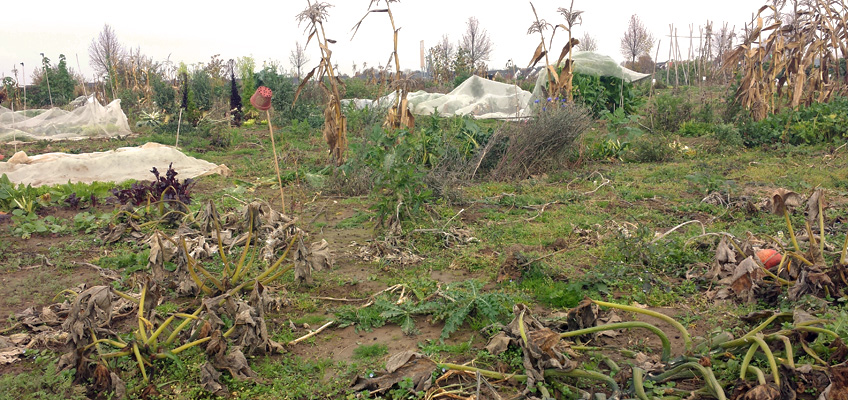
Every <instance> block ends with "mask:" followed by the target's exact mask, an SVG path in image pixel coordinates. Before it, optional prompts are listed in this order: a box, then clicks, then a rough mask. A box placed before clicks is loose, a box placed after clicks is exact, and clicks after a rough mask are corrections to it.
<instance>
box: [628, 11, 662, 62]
mask: <svg viewBox="0 0 848 400" xmlns="http://www.w3.org/2000/svg"><path fill="white" fill-rule="evenodd" d="M652 47H654V35H652V34H651V32H649V31H648V28H646V27H645V25H644V24H643V23H642V21H641V20H640V19H639V16H637V15H636V14H633V15H632V16H630V22H629V23H628V24H627V30H626V31H625V32H624V37H622V38H621V55H623V56H624V57H627V58H628V59H629V60H630V65H633V64H635V63H636V58H638V57H639V56H640V55H642V54H648V53H649V52H650V51H651V48H652Z"/></svg>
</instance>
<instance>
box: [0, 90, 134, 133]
mask: <svg viewBox="0 0 848 400" xmlns="http://www.w3.org/2000/svg"><path fill="white" fill-rule="evenodd" d="M71 104H72V105H77V107H76V108H74V109H73V111H65V110H62V109H60V108H51V109H49V110H25V111H14V112H13V111H12V110H10V109H8V108H5V107H2V106H0V142H10V141H12V140H20V141H33V140H58V139H85V138H100V137H114V136H118V135H128V134H130V133H132V132H131V131H130V126H129V124H128V123H127V116H126V115H125V114H124V111H123V110H121V100H120V99H116V100H113V101H112V102H111V103H109V104H108V105H106V106H105V107H104V106H103V105H101V104H100V103H99V102H98V101H97V100H95V99H94V97H93V96H92V97H88V98H86V97H80V98H78V99H76V100H74V101H73V102H72V103H71Z"/></svg>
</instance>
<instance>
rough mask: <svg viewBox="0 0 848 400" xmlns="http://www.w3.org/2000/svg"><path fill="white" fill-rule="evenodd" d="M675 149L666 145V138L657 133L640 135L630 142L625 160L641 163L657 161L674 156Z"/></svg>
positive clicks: (663, 160)
mask: <svg viewBox="0 0 848 400" xmlns="http://www.w3.org/2000/svg"><path fill="white" fill-rule="evenodd" d="M674 154H675V149H673V148H671V146H669V145H668V140H667V139H666V138H664V137H662V136H657V135H642V136H640V137H639V138H637V139H636V140H634V141H633V142H631V143H630V152H629V153H628V154H627V155H626V156H625V160H627V161H632V162H641V163H658V162H665V161H670V160H672V159H673V158H674Z"/></svg>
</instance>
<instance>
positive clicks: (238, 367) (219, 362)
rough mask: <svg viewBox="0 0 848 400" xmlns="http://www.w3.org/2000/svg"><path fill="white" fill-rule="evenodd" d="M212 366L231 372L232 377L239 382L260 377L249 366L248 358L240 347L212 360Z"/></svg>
mask: <svg viewBox="0 0 848 400" xmlns="http://www.w3.org/2000/svg"><path fill="white" fill-rule="evenodd" d="M212 365H213V366H214V367H215V368H217V369H219V370H221V369H225V370H227V371H229V373H230V375H232V377H233V378H236V379H238V380H247V379H253V378H256V377H257V376H259V375H257V374H256V372H254V371H253V370H252V369H250V366H249V365H247V358H246V357H245V356H244V353H242V352H241V349H240V348H238V347H233V348H232V349H230V352H229V353H228V354H227V355H226V356H223V357H217V358H215V359H214V360H212Z"/></svg>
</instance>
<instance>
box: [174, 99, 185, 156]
mask: <svg viewBox="0 0 848 400" xmlns="http://www.w3.org/2000/svg"><path fill="white" fill-rule="evenodd" d="M182 124H183V109H182V108H180V116H179V118H178V119H177V142H176V143H175V144H174V147H176V148H178V149H179V148H180V125H182Z"/></svg>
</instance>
